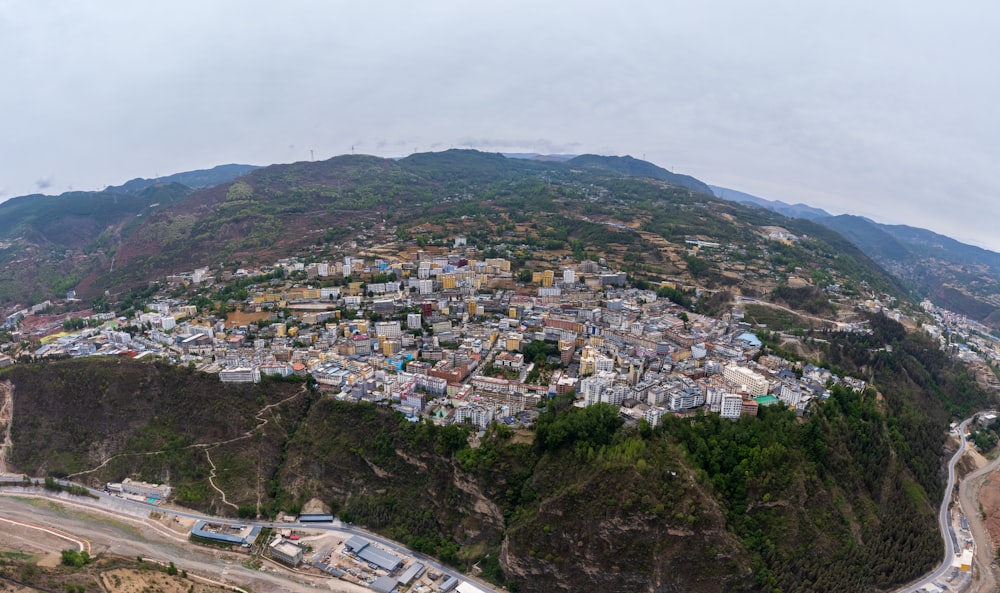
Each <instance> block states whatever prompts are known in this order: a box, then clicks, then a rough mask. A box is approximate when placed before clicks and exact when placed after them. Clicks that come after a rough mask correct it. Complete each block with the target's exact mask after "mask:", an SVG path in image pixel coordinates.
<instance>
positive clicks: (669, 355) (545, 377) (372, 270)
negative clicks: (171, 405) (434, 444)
mask: <svg viewBox="0 0 1000 593" xmlns="http://www.w3.org/2000/svg"><path fill="white" fill-rule="evenodd" d="M276 271H278V272H279V273H276ZM265 274H266V275H265ZM359 278H361V279H364V280H359ZM246 279H251V281H247V280H246ZM234 280H241V281H242V282H243V283H244V284H245V285H247V286H248V289H247V291H248V292H247V293H246V296H245V298H244V299H242V300H241V301H239V302H232V303H229V305H230V308H231V309H233V310H234V311H233V312H232V318H230V319H225V318H221V317H213V316H207V315H204V313H205V312H204V311H199V310H198V309H197V308H196V307H195V306H194V305H193V304H191V303H190V302H187V301H183V300H171V299H167V298H156V299H154V300H153V301H152V302H151V303H149V305H148V306H147V307H146V309H145V310H144V311H142V312H140V313H139V314H137V315H136V316H135V317H134V318H133V319H123V318H116V317H115V316H114V315H113V314H103V315H100V316H98V315H95V316H92V317H91V318H88V319H87V320H86V321H87V325H88V327H89V329H86V330H83V331H80V332H77V333H73V334H69V335H65V336H63V337H60V338H58V339H56V340H54V341H51V342H49V343H47V344H46V345H44V346H42V347H41V348H40V349H38V350H37V351H36V352H35V356H40V357H41V356H52V355H69V356H88V355H127V356H134V357H143V356H160V357H166V358H169V359H170V360H172V361H175V362H177V363H179V364H192V365H195V366H196V367H197V368H199V369H200V370H203V371H206V372H209V373H216V374H218V376H219V379H220V381H222V382H225V383H256V382H260V381H261V380H263V379H265V378H267V377H269V376H270V377H290V376H293V375H298V376H303V377H304V376H306V375H310V376H311V377H312V378H313V379H314V380H315V381H316V383H317V384H318V385H319V387H320V388H322V389H324V390H325V391H327V392H329V393H330V394H331V395H333V396H336V397H338V398H342V399H352V400H364V401H371V402H381V403H384V404H387V405H392V406H394V407H395V408H396V409H397V410H399V411H400V412H402V413H403V414H405V415H406V416H407V417H409V418H411V419H414V420H415V419H418V418H421V417H426V418H430V419H432V420H434V421H435V422H438V423H450V422H457V423H462V424H470V425H473V426H476V427H479V428H484V427H486V426H487V425H489V424H490V423H492V422H504V423H508V424H517V423H522V422H528V421H530V420H531V419H532V417H533V416H532V414H533V410H534V409H535V407H536V406H537V404H538V403H539V402H540V401H541V400H542V399H543V398H546V397H551V396H555V395H559V394H563V393H566V392H569V391H575V392H576V393H577V395H578V397H579V402H578V404H579V405H592V404H595V403H599V402H603V403H608V404H612V405H615V406H618V407H620V408H621V410H622V414H623V415H625V416H627V417H630V418H632V419H634V420H639V419H645V420H646V421H648V422H649V423H650V424H653V425H655V424H657V423H658V422H659V421H660V418H661V417H662V416H663V415H664V414H684V413H690V412H692V411H694V410H696V409H698V408H705V409H707V410H709V411H712V412H716V413H719V414H721V415H722V416H724V417H727V418H736V417H739V416H742V415H755V414H756V413H757V410H758V408H759V406H762V405H783V406H787V407H789V408H792V409H794V410H796V411H797V412H799V413H801V412H803V411H805V410H806V408H807V407H808V405H809V403H810V402H811V401H816V400H817V399H822V398H823V397H826V396H827V395H828V392H827V385H828V384H829V383H830V382H831V381H834V382H838V381H840V382H845V383H846V384H848V385H849V386H850V387H854V388H863V387H864V383H863V382H861V381H857V380H854V379H850V378H839V377H835V376H833V375H832V374H831V373H830V372H829V371H825V370H823V369H817V368H814V367H811V366H808V365H807V366H804V367H803V366H801V365H800V366H795V365H793V364H792V363H790V362H788V361H786V360H783V359H780V358H777V357H774V356H768V355H765V356H758V355H759V354H760V349H761V343H760V341H759V340H758V339H757V337H756V336H755V335H753V334H752V333H750V332H749V330H750V326H749V325H747V324H745V323H743V322H742V315H741V314H740V312H739V311H733V312H732V313H731V314H727V315H725V316H724V317H723V318H721V319H715V318H711V317H706V316H702V315H697V314H694V313H691V312H688V311H685V310H683V309H682V308H680V307H679V306H677V305H675V304H673V303H671V302H670V301H668V300H666V299H662V298H658V297H657V293H656V292H654V291H651V290H638V289H635V288H629V287H628V283H627V277H626V276H625V274H623V273H621V272H617V271H614V270H610V269H608V268H607V267H605V266H604V265H603V264H602V263H601V262H595V261H584V262H569V261H567V263H566V264H565V265H562V266H560V267H559V268H558V269H543V270H535V271H534V272H533V273H532V277H531V282H530V283H529V282H527V279H526V278H525V277H523V275H521V278H520V280H522V281H521V282H518V281H516V279H515V277H514V275H513V274H512V272H511V263H510V262H509V261H508V260H506V259H503V258H487V259H484V260H475V259H472V258H470V257H467V256H466V255H464V254H463V253H461V252H458V253H434V254H429V253H424V252H418V253H416V254H414V257H413V258H412V260H400V259H383V258H362V257H357V256H351V257H345V258H343V260H342V261H336V262H318V263H304V262H300V261H297V260H294V259H291V260H281V261H279V262H277V263H276V264H275V266H273V267H271V268H268V269H263V270H237V271H235V272H232V273H231V272H226V273H220V274H218V275H215V274H213V273H212V272H211V271H210V270H208V269H199V270H195V271H194V272H192V273H189V274H181V275H177V276H173V277H170V278H168V283H170V284H176V283H186V284H188V285H189V286H203V287H205V288H209V285H212V286H214V287H215V288H218V287H220V286H221V285H224V284H225V283H226V282H227V281H234ZM96 322H99V323H96ZM538 342H542V343H545V344H546V345H547V346H546V348H545V349H544V351H545V354H544V355H542V356H541V357H539V356H538V355H537V349H536V350H534V351H533V352H535V354H534V357H533V358H532V359H531V360H528V359H527V358H526V356H525V352H527V351H528V350H529V349H530V348H531V345H532V344H535V343H538ZM536 367H538V368H536ZM543 370H544V372H539V371H543ZM532 371H535V372H534V373H533V372H532ZM529 377H530V378H531V380H529Z"/></svg>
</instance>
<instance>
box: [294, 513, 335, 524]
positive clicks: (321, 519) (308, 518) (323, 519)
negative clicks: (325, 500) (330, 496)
mask: <svg viewBox="0 0 1000 593" xmlns="http://www.w3.org/2000/svg"><path fill="white" fill-rule="evenodd" d="M331 521H333V515H323V514H320V513H306V514H302V515H299V523H329V522H331Z"/></svg>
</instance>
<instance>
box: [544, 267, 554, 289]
mask: <svg viewBox="0 0 1000 593" xmlns="http://www.w3.org/2000/svg"><path fill="white" fill-rule="evenodd" d="M555 282H556V274H555V272H553V271H552V270H545V271H544V272H542V286H552V285H553V284H555Z"/></svg>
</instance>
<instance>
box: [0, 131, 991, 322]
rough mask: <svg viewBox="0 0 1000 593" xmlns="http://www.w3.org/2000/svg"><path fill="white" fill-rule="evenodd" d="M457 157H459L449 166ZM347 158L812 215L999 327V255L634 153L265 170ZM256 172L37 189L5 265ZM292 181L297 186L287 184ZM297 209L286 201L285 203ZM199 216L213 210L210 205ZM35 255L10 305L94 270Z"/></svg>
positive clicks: (98, 240)
mask: <svg viewBox="0 0 1000 593" xmlns="http://www.w3.org/2000/svg"><path fill="white" fill-rule="evenodd" d="M449 155H451V156H449ZM462 155H481V158H477V159H475V160H476V163H477V164H476V165H475V166H474V167H472V168H469V167H468V165H469V162H468V161H467V160H465V157H464V156H463V157H462V159H459V160H456V158H457V157H458V156H462ZM352 158H353V159H354V160H353V161H351V159H352ZM365 159H368V161H365ZM449 159H450V161H452V164H451V165H449ZM498 159H499V160H498ZM349 161H351V162H354V163H360V162H369V163H375V162H383V163H386V165H388V163H397V164H398V165H400V166H402V167H404V169H408V170H410V171H412V172H414V173H417V174H421V175H422V174H430V175H431V176H432V177H437V178H438V181H437V182H435V183H439V182H440V181H443V179H441V178H440V176H441V175H442V174H443V173H444V172H445V171H446V170H447V171H450V172H449V173H447V176H448V177H449V178H451V177H454V178H458V177H463V176H470V175H471V176H473V177H475V176H476V175H479V176H480V178H481V179H482V180H483V181H486V180H487V179H490V180H493V179H495V176H496V175H497V174H498V173H499V172H501V171H504V170H506V171H508V173H506V174H502V175H501V177H503V176H504V175H507V176H508V177H509V175H512V174H514V171H518V173H516V174H517V175H521V174H528V175H544V174H547V173H543V172H544V171H554V172H558V174H559V175H565V174H571V173H570V172H572V171H577V172H581V171H583V172H589V173H593V174H612V175H620V176H623V177H626V178H648V179H655V180H661V181H664V182H667V183H670V184H672V185H674V186H678V187H683V188H686V189H688V190H691V191H695V192H699V193H703V194H706V195H714V196H717V197H719V198H722V199H725V200H729V201H735V202H739V203H744V204H750V205H753V206H757V207H760V208H764V209H766V210H770V211H773V212H776V213H778V214H781V215H782V216H786V217H790V218H800V219H806V220H810V221H813V222H816V223H819V224H821V225H824V226H826V227H828V228H830V229H833V230H835V231H837V232H838V233H840V234H841V235H843V236H844V237H845V238H846V239H848V240H849V241H851V242H852V243H853V244H854V245H856V246H857V247H858V248H859V249H861V250H862V251H863V252H864V253H865V254H867V255H868V256H869V257H871V258H872V259H873V260H875V261H876V262H878V263H879V264H880V265H881V266H883V267H884V268H885V269H886V270H888V271H890V272H891V273H892V274H893V275H894V276H896V277H897V278H899V280H900V281H902V282H903V283H904V284H905V285H906V286H907V288H908V289H909V290H911V291H913V292H914V293H915V294H916V295H918V296H920V297H927V298H931V299H932V300H933V301H934V302H936V303H937V304H939V305H941V306H943V307H945V308H948V309H952V310H954V311H956V312H959V313H962V314H965V315H968V316H969V317H970V318H972V319H975V320H979V321H982V322H983V323H986V324H988V325H997V324H1000V315H998V314H997V310H998V308H1000V255H998V254H996V253H994V252H991V251H988V250H985V249H982V248H978V247H974V246H970V245H965V244H963V243H961V242H959V241H956V240H954V239H951V238H949V237H945V236H943V235H939V234H937V233H934V232H932V231H927V230H924V229H918V228H914V227H909V226H905V225H887V224H880V223H876V222H874V221H872V220H869V219H866V218H862V217H858V216H852V215H847V214H845V215H839V216H832V215H830V214H829V213H828V212H826V211H824V210H822V209H819V208H814V207H812V206H808V205H805V204H794V205H793V204H787V203H784V202H781V201H774V200H767V199H764V198H760V197H757V196H753V195H750V194H747V193H744V192H740V191H737V190H733V189H728V188H722V187H717V186H709V185H707V184H705V183H703V182H702V181H700V180H698V179H695V178H693V177H691V176H687V175H681V174H675V173H673V172H671V171H668V170H666V169H664V168H662V167H659V166H657V165H655V164H652V163H649V162H646V161H643V160H640V159H636V158H633V157H631V156H622V157H617V156H611V157H607V156H598V155H586V154H585V155H540V154H534V153H530V154H511V155H507V158H504V157H501V156H500V155H489V154H488V153H478V152H476V151H447V152H445V153H423V154H415V155H411V156H409V157H405V158H402V159H397V160H385V159H378V158H376V157H364V156H357V157H348V156H344V157H335V158H334V159H330V160H328V161H324V162H320V163H310V162H303V163H294V164H291V165H273V166H271V167H268V168H266V170H272V171H279V170H284V171H298V172H302V173H305V172H308V171H323V170H327V171H329V173H328V174H327V173H324V174H323V176H322V177H315V174H309V175H307V177H309V176H312V177H314V179H315V182H314V183H321V184H323V183H329V184H331V185H338V184H339V186H340V187H346V186H345V185H344V184H345V183H355V182H356V181H357V179H356V178H354V179H353V181H352V180H350V179H342V180H340V181H337V180H335V179H334V177H337V176H338V175H341V174H342V173H343V172H345V171H346V170H347V169H344V166H345V165H346V163H347V162H349ZM338 163H339V165H338ZM331 167H333V169H331ZM477 167H478V169H477ZM483 167H485V168H483ZM255 170H259V168H258V167H255V166H252V165H235V164H233V165H221V166H218V167H214V168H211V169H206V170H198V171H190V172H183V173H177V174H173V175H168V176H165V177H160V178H156V179H133V180H131V181H128V182H126V183H124V184H122V185H120V186H112V187H108V188H106V189H105V190H104V191H100V192H69V193H66V194H62V195H60V196H40V195H31V196H22V197H19V198H13V199H11V200H8V201H6V202H3V203H0V240H4V241H13V243H12V244H17V245H20V248H21V249H16V248H15V249H6V250H0V264H5V263H10V262H11V261H14V260H16V259H17V257H16V256H15V254H16V253H19V252H20V251H21V250H23V249H27V250H28V251H26V252H24V253H23V255H28V254H31V253H35V252H34V251H33V250H37V249H42V250H56V251H58V250H60V249H76V250H83V251H84V252H85V253H83V254H82V256H83V257H84V258H93V257H95V256H100V254H101V253H104V254H105V255H104V256H103V258H104V259H105V260H107V261H106V265H107V266H108V267H109V268H110V266H111V260H110V257H111V253H112V252H113V251H115V250H116V249H117V243H118V242H119V241H121V240H124V239H125V238H126V237H127V236H128V234H129V233H130V232H131V229H133V228H135V227H136V225H139V224H141V223H146V220H145V219H144V218H143V217H144V216H147V215H149V214H152V213H153V212H154V211H155V210H162V209H163V208H164V207H168V206H170V205H171V204H180V203H182V202H186V201H187V200H189V199H191V198H192V197H195V198H197V195H202V194H203V195H204V196H205V197H208V196H211V195H217V194H218V192H217V191H216V192H214V193H213V190H212V188H213V187H218V186H221V185H225V184H228V183H231V182H232V181H233V180H235V179H237V178H238V177H240V176H242V175H245V174H247V173H250V172H252V171H255ZM338 171H339V172H338ZM477 171H478V173H477ZM298 174H299V173H294V175H298ZM265 175H266V173H265ZM324 179H325V181H324ZM399 181H400V182H401V183H403V184H404V185H405V183H406V181H405V180H404V179H400V180H399ZM284 187H289V185H288V184H287V183H286V184H285V185H284ZM123 195H126V196H130V199H128V200H124V201H123V200H122V196H123ZM203 201H204V198H201V199H196V200H195V201H194V202H193V203H192V204H196V203H202V202H203ZM293 201H294V200H293ZM292 207H293V206H292V205H291V204H288V205H287V207H286V209H287V208H292ZM188 208H189V207H188ZM257 210H259V211H256V210H255V213H254V214H253V216H250V218H249V219H248V218H246V217H244V219H243V222H242V223H240V224H238V225H237V227H238V228H241V229H243V230H242V231H235V229H236V228H237V227H233V226H230V227H228V228H230V229H232V230H231V231H228V232H237V233H238V232H248V229H249V228H250V227H248V226H247V224H249V225H250V226H251V227H252V226H254V222H253V221H254V220H255V217H259V215H264V214H266V210H267V207H265V205H264V204H258V205H257ZM200 215H201V216H205V215H207V211H205V212H202V213H201V214H200ZM185 216H186V215H185ZM280 217H281V215H280V213H279V218H280ZM258 222H259V221H258ZM258 226H259V225H258ZM154 235H155V233H154ZM234 236H235V235H234ZM125 255H127V253H126V254H125ZM206 255H207V253H206ZM36 259H37V260H38V267H37V269H36V268H34V267H32V269H29V270H23V269H21V270H19V269H17V267H16V266H14V268H12V269H8V270H7V272H6V276H7V277H8V279H10V280H17V282H18V283H19V285H20V287H21V290H14V291H12V290H10V289H9V288H8V289H6V290H5V289H4V287H3V286H2V285H3V278H0V299H4V300H7V301H8V302H9V301H11V300H14V301H25V300H30V298H38V299H41V298H42V297H44V296H45V295H46V294H53V293H55V294H58V293H59V292H61V291H63V290H65V289H69V288H72V287H74V285H75V284H76V283H77V282H80V281H82V280H85V278H86V277H87V274H86V272H85V271H83V270H81V266H79V265H71V264H69V263H68V262H66V261H64V260H63V261H60V262H58V263H57V262H56V261H54V260H53V258H49V257H36ZM119 261H121V259H119ZM84 267H86V266H84ZM39 276H41V279H39ZM85 284H86V283H85ZM85 287H86V286H84V288H85Z"/></svg>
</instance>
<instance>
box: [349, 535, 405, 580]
mask: <svg viewBox="0 0 1000 593" xmlns="http://www.w3.org/2000/svg"><path fill="white" fill-rule="evenodd" d="M344 546H345V547H346V548H347V549H348V550H349V551H350V552H352V553H353V554H354V555H355V556H356V557H357V558H358V559H359V560H362V561H364V562H367V563H368V564H373V565H375V566H377V567H379V568H381V569H382V570H384V571H386V572H392V571H394V570H396V569H397V568H399V567H400V566H401V565H402V564H403V559H402V558H400V557H399V556H396V555H395V554H391V553H389V552H386V551H385V550H383V549H381V548H376V547H375V546H373V545H371V542H370V541H368V540H366V539H364V538H362V537H358V536H356V535H353V536H351V538H350V539H349V540H347V541H346V542H345V543H344ZM393 582H395V580H393Z"/></svg>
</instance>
